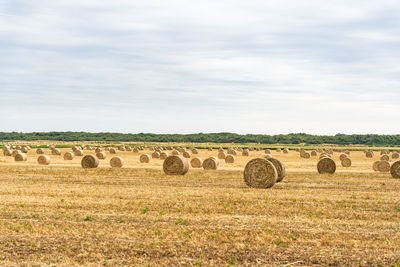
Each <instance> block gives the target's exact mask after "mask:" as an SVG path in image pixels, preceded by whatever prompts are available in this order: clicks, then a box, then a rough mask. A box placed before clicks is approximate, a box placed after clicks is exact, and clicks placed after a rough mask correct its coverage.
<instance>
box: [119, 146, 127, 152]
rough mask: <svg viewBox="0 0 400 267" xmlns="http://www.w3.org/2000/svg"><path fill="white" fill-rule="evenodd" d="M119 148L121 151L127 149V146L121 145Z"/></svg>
mask: <svg viewBox="0 0 400 267" xmlns="http://www.w3.org/2000/svg"><path fill="white" fill-rule="evenodd" d="M118 150H119V151H126V147H125V146H120V147H118Z"/></svg>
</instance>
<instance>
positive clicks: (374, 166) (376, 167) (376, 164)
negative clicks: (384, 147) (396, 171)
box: [372, 160, 379, 172]
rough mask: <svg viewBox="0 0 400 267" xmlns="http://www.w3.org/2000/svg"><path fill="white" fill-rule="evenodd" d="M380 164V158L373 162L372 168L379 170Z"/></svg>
mask: <svg viewBox="0 0 400 267" xmlns="http://www.w3.org/2000/svg"><path fill="white" fill-rule="evenodd" d="M378 164H379V160H378V161H375V162H374V163H373V164H372V169H373V170H374V171H376V172H377V171H378Z"/></svg>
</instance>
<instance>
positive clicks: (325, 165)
mask: <svg viewBox="0 0 400 267" xmlns="http://www.w3.org/2000/svg"><path fill="white" fill-rule="evenodd" d="M317 169H318V173H320V174H324V173H328V174H334V173H335V171H336V163H335V162H334V161H333V160H332V159H331V158H322V159H320V160H319V161H318V164H317Z"/></svg>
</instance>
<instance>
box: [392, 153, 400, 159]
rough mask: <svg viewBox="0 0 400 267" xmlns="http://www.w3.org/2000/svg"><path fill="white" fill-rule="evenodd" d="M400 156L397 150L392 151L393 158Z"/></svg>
mask: <svg viewBox="0 0 400 267" xmlns="http://www.w3.org/2000/svg"><path fill="white" fill-rule="evenodd" d="M399 157H400V154H399V153H397V152H393V153H392V159H398V158H399Z"/></svg>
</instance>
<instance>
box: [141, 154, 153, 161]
mask: <svg viewBox="0 0 400 267" xmlns="http://www.w3.org/2000/svg"><path fill="white" fill-rule="evenodd" d="M139 160H140V162H141V163H149V162H150V156H149V154H142V155H140V159H139Z"/></svg>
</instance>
